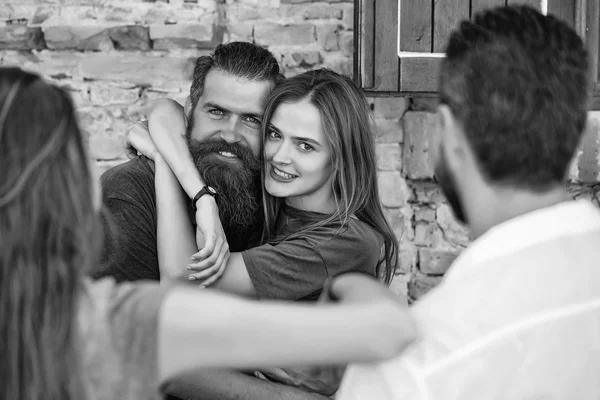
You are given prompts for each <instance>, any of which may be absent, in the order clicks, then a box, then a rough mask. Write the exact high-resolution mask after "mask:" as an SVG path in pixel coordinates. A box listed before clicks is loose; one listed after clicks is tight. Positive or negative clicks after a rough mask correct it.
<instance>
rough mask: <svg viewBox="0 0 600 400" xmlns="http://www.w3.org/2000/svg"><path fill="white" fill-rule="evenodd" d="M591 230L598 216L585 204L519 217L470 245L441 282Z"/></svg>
mask: <svg viewBox="0 0 600 400" xmlns="http://www.w3.org/2000/svg"><path fill="white" fill-rule="evenodd" d="M594 230H600V212H599V211H598V209H597V208H596V207H595V206H594V205H593V204H592V203H591V202H589V201H587V200H577V201H566V202H562V203H559V204H556V205H554V206H550V207H545V208H541V209H539V210H535V211H532V212H529V213H526V214H523V215H520V216H518V217H515V218H512V219H510V220H508V221H505V222H503V223H501V224H498V225H496V226H494V227H493V228H491V229H490V230H488V231H487V232H486V233H484V234H483V235H482V236H480V237H479V238H478V239H477V240H475V241H474V242H473V243H471V244H470V245H469V246H468V247H467V248H466V249H465V250H464V251H463V252H462V253H461V254H460V255H459V256H458V257H457V259H456V260H455V262H454V263H453V264H452V267H451V268H450V269H449V270H448V273H447V274H446V279H445V280H446V281H448V280H453V279H456V277H457V276H459V275H462V274H463V273H466V272H468V271H469V269H470V268H474V267H477V266H479V265H485V263H487V262H489V261H491V260H493V259H496V258H499V257H501V256H504V255H508V254H511V253H514V252H516V251H519V250H521V249H525V248H527V247H531V246H533V245H535V244H538V243H543V242H547V241H550V240H553V239H557V238H559V237H563V236H571V235H577V234H583V233H586V232H590V231H594ZM599 245H600V244H599Z"/></svg>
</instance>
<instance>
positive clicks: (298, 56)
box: [282, 50, 321, 68]
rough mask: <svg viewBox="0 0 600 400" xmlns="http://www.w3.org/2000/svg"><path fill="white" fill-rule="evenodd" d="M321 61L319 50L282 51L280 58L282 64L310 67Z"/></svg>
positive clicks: (285, 65) (287, 66)
mask: <svg viewBox="0 0 600 400" xmlns="http://www.w3.org/2000/svg"><path fill="white" fill-rule="evenodd" d="M320 62H321V53H320V52H319V50H306V51H294V52H292V53H284V54H283V58H282V66H283V67H285V68H289V67H300V68H311V67H313V66H315V65H317V64H319V63H320Z"/></svg>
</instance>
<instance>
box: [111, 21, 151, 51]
mask: <svg viewBox="0 0 600 400" xmlns="http://www.w3.org/2000/svg"><path fill="white" fill-rule="evenodd" d="M109 36H110V40H111V41H112V42H113V43H114V45H115V49H117V50H148V49H149V48H150V37H149V34H148V28H147V27H145V26H140V25H129V26H116V27H114V28H111V29H110V30H109Z"/></svg>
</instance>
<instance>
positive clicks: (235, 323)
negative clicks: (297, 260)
mask: <svg viewBox="0 0 600 400" xmlns="http://www.w3.org/2000/svg"><path fill="white" fill-rule="evenodd" d="M331 295H332V297H333V298H335V299H337V300H339V301H340V302H341V303H342V304H338V305H325V306H315V305H300V304H299V303H279V302H257V301H244V300H241V299H237V298H234V297H229V296H227V295H224V294H219V293H217V292H207V291H204V292H198V291H193V290H189V289H188V290H186V289H175V290H173V291H172V293H171V294H169V295H167V297H166V299H165V300H164V303H163V306H162V309H161V315H160V318H159V336H158V345H159V348H158V354H159V376H160V379H161V381H162V382H164V381H166V380H168V379H169V378H172V377H174V376H177V375H178V374H180V373H183V372H185V371H189V370H193V369H196V368H203V367H206V368H224V367H226V368H261V367H276V366H290V367H291V366H299V365H341V364H347V363H350V362H369V361H377V360H383V359H387V358H390V357H393V356H395V355H396V354H398V353H399V352H400V351H402V350H404V349H405V348H406V347H407V346H408V345H409V344H410V343H412V342H413V341H414V340H415V338H416V328H415V326H414V323H413V321H412V319H411V318H410V315H409V312H408V309H407V308H406V306H404V305H402V304H401V302H400V301H399V300H398V298H396V297H395V296H394V295H393V294H392V293H391V292H390V291H388V290H387V289H386V288H385V287H383V286H382V285H381V284H379V283H378V282H376V281H375V280H374V279H370V278H367V277H365V276H363V275H356V274H348V275H345V276H342V277H339V278H337V279H335V280H334V282H333V284H332V287H331Z"/></svg>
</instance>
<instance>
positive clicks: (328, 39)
mask: <svg viewBox="0 0 600 400" xmlns="http://www.w3.org/2000/svg"><path fill="white" fill-rule="evenodd" d="M315 25H316V29H317V42H318V43H319V47H320V48H322V49H323V50H325V51H337V50H339V49H340V43H339V37H338V33H339V32H340V30H341V29H342V25H341V24H340V23H339V22H329V21H315Z"/></svg>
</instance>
